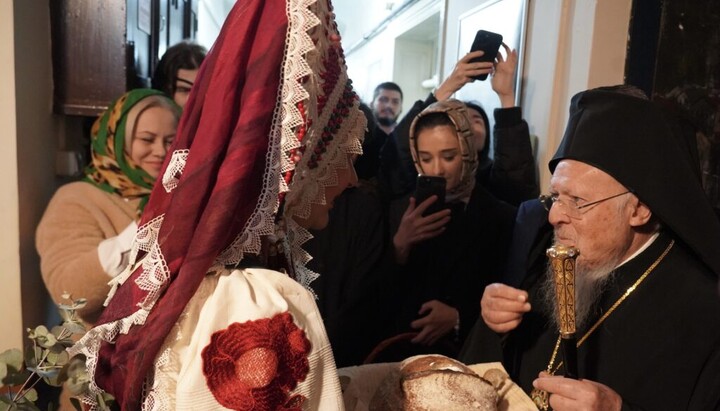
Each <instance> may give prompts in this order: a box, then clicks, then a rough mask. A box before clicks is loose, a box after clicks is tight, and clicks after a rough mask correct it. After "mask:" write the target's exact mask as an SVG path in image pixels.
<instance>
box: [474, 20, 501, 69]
mask: <svg viewBox="0 0 720 411" xmlns="http://www.w3.org/2000/svg"><path fill="white" fill-rule="evenodd" d="M502 40H503V36H502V35H500V34H497V33H493V32H492V31H485V30H478V32H477V33H476V34H475V40H474V41H473V44H472V47H471V48H470V51H478V50H482V51H484V52H485V54H483V55H482V56H480V57H477V58H474V59H472V60H470V62H471V63H477V62H483V61H484V62H492V61H495V58H496V57H497V54H498V51H499V50H500V45H501V44H502ZM487 77H488V75H487V74H481V75H479V76H476V77H473V78H474V79H475V80H480V81H484V80H485V79H487Z"/></svg>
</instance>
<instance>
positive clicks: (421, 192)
mask: <svg viewBox="0 0 720 411" xmlns="http://www.w3.org/2000/svg"><path fill="white" fill-rule="evenodd" d="M445 184H446V182H445V177H435V176H426V175H422V174H418V176H417V185H416V186H415V194H413V197H415V206H416V207H417V206H419V205H420V204H421V203H422V202H423V201H425V200H427V199H428V198H430V197H431V196H433V195H436V196H437V200H435V201H434V202H433V203H432V204H430V206H429V207H428V208H427V210H425V212H424V213H423V215H424V216H425V215H429V214H433V213H437V212H438V211H440V210H442V209H444V208H445Z"/></svg>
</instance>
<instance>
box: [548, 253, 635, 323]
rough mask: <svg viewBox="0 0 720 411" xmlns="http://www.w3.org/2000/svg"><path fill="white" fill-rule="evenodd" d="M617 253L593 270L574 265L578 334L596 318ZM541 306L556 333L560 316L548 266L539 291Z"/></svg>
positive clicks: (619, 257) (616, 260) (616, 262)
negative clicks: (597, 308)
mask: <svg viewBox="0 0 720 411" xmlns="http://www.w3.org/2000/svg"><path fill="white" fill-rule="evenodd" d="M621 258H622V256H621V253H619V252H618V253H616V255H611V256H609V257H608V258H607V259H606V260H605V262H604V263H602V264H599V265H598V264H595V265H596V267H595V268H587V267H584V266H583V264H582V263H581V262H578V263H577V265H576V267H575V326H576V329H577V330H578V331H580V330H584V329H586V326H587V325H588V321H590V320H591V319H593V318H594V317H595V314H596V307H597V305H598V302H599V301H600V297H601V296H602V294H603V292H605V290H607V288H608V284H610V283H611V282H612V279H613V278H614V274H615V271H614V269H615V267H617V266H618V264H620V259H621ZM540 291H541V296H542V304H543V306H544V308H545V312H546V313H548V314H550V315H549V317H550V319H551V321H552V324H553V325H554V326H555V328H556V329H558V330H559V329H560V316H559V314H558V310H557V290H556V289H555V281H554V279H553V271H552V267H551V266H550V265H549V264H548V266H547V269H546V275H545V281H544V282H543V284H542V288H541V290H540Z"/></svg>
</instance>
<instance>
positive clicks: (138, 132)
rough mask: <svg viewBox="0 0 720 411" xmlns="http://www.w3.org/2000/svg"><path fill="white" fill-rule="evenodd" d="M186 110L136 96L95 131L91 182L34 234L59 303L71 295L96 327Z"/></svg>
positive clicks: (65, 195)
mask: <svg viewBox="0 0 720 411" xmlns="http://www.w3.org/2000/svg"><path fill="white" fill-rule="evenodd" d="M179 117H180V108H179V107H178V106H177V105H176V104H175V103H174V102H173V101H172V100H170V99H169V98H167V97H165V96H164V95H162V93H161V92H159V91H156V90H150V89H136V90H132V91H130V92H128V93H126V94H124V95H123V96H121V97H120V98H119V99H117V100H116V101H115V102H113V103H112V104H111V105H110V107H109V108H108V110H107V111H105V112H104V113H103V114H102V115H101V116H100V117H99V118H98V119H97V121H95V124H94V125H93V127H92V131H91V137H92V147H91V151H92V162H91V163H90V164H89V165H88V166H87V167H86V168H85V177H84V178H83V179H82V180H81V181H78V182H74V183H70V184H66V185H64V186H62V187H60V189H59V190H58V191H57V192H56V193H55V195H54V196H53V198H52V200H51V201H50V204H49V205H48V207H47V209H46V210H45V214H44V215H43V218H42V220H41V221H40V224H39V226H38V229H37V233H36V245H37V250H38V253H39V254H40V258H41V270H42V276H43V280H44V281H45V285H46V286H47V288H48V290H49V291H50V295H51V296H52V298H53V299H54V300H55V301H56V302H57V301H60V300H61V299H62V294H63V293H65V292H69V293H71V294H72V295H73V296H74V297H75V298H80V297H83V298H86V299H87V300H88V303H87V305H86V306H85V308H84V309H83V310H81V311H80V315H81V316H82V318H83V319H84V320H85V321H87V322H90V323H92V322H94V321H95V320H96V319H97V317H98V316H99V315H100V313H101V311H102V308H103V302H104V301H105V297H106V295H107V292H108V291H109V289H110V287H109V286H108V284H107V283H108V281H110V280H111V279H112V277H114V276H116V275H118V274H119V273H120V272H122V271H123V269H124V268H125V265H126V264H127V257H128V252H129V250H130V247H131V244H132V239H133V237H134V235H135V231H136V230H137V223H136V221H137V220H138V218H139V217H140V214H141V213H142V210H143V207H144V206H145V204H146V203H147V200H148V197H149V195H150V191H151V190H152V187H153V184H154V182H155V180H156V179H157V178H158V175H159V174H160V169H161V167H162V164H163V161H164V160H165V155H166V153H167V149H168V147H169V146H170V144H171V143H172V141H173V139H174V138H175V131H176V128H177V123H178V120H179Z"/></svg>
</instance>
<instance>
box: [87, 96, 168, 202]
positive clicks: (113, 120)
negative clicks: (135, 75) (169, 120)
mask: <svg viewBox="0 0 720 411" xmlns="http://www.w3.org/2000/svg"><path fill="white" fill-rule="evenodd" d="M153 105H162V106H165V107H168V108H170V109H171V110H173V112H174V113H175V115H176V116H177V117H180V107H178V106H177V105H176V104H175V103H174V102H173V101H172V100H170V99H168V98H167V97H165V96H164V95H163V94H162V92H160V91H157V90H152V89H135V90H132V91H129V92H127V93H125V94H123V95H122V96H121V97H120V98H118V99H117V100H115V101H113V102H112V103H111V104H110V107H108V109H107V110H105V112H104V113H103V114H102V115H101V116H100V117H98V119H97V120H96V121H95V123H94V124H93V126H92V129H91V132H90V134H91V139H92V141H91V156H92V162H91V163H90V165H88V166H87V167H86V168H85V179H84V180H85V181H87V182H89V183H91V184H93V185H95V186H97V187H98V188H100V189H101V190H103V191H107V192H109V193H114V194H118V195H120V196H122V197H125V198H138V197H140V198H142V200H141V202H140V210H139V211H140V212H142V208H143V207H144V206H145V204H146V203H147V201H148V197H149V196H150V191H151V190H152V187H153V184H154V183H155V179H154V178H153V177H151V176H150V175H149V174H148V173H146V172H145V170H143V169H142V168H140V167H139V166H138V165H137V164H135V163H134V162H133V161H132V159H131V158H130V156H129V155H128V153H127V149H128V148H129V146H130V144H131V143H132V136H133V131H134V128H135V122H136V121H137V118H138V116H139V115H140V114H141V113H142V112H143V111H144V110H145V109H147V108H148V107H151V106H153Z"/></svg>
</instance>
